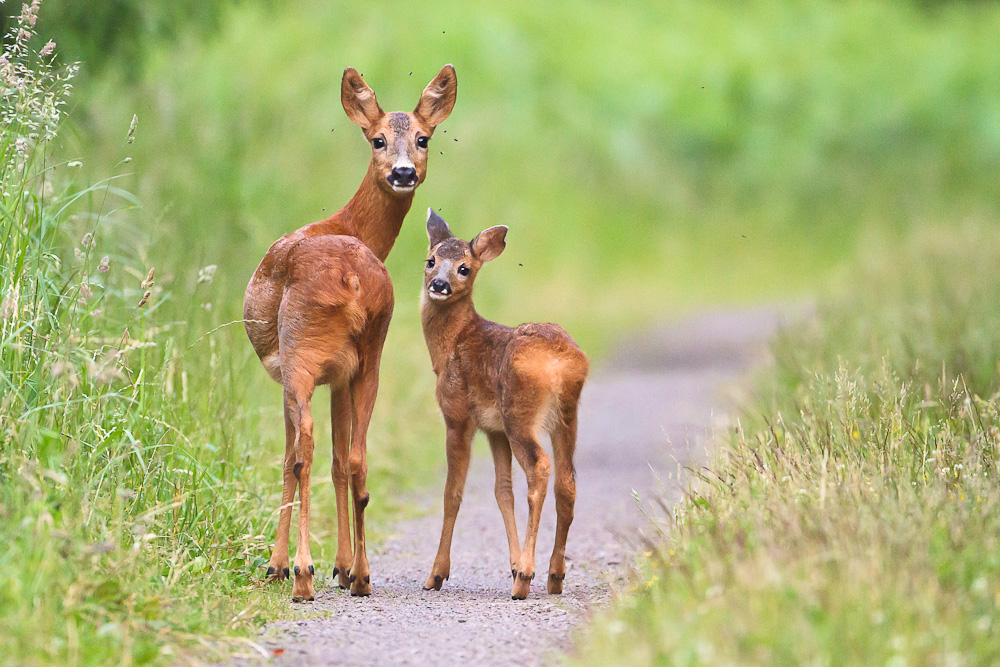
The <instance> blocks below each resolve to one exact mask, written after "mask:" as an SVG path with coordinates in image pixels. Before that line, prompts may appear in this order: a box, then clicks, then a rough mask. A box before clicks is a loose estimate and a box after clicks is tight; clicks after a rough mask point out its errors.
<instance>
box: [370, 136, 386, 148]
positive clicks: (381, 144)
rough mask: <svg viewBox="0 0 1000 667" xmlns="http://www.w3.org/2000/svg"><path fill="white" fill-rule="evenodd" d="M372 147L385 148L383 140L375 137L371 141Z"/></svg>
mask: <svg viewBox="0 0 1000 667" xmlns="http://www.w3.org/2000/svg"><path fill="white" fill-rule="evenodd" d="M372 146H374V147H375V148H385V139H383V138H382V137H375V138H374V139H372Z"/></svg>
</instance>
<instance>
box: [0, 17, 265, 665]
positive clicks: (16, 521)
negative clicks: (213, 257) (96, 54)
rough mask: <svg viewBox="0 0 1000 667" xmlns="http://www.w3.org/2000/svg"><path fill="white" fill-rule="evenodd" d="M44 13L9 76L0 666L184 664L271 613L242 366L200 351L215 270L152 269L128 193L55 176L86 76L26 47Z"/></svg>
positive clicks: (1, 262)
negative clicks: (76, 84)
mask: <svg viewBox="0 0 1000 667" xmlns="http://www.w3.org/2000/svg"><path fill="white" fill-rule="evenodd" d="M35 9H37V8H30V9H27V10H26V14H25V15H22V19H21V22H20V25H19V26H18V27H17V28H15V32H14V34H13V35H12V36H11V39H10V41H9V42H8V43H7V47H6V48H5V49H4V54H3V62H2V63H0V70H2V71H0V74H2V76H3V86H4V95H3V98H2V103H0V104H2V107H0V108H2V113H3V123H4V132H3V135H2V139H0V183H2V193H0V480H2V483H0V542H2V543H3V545H4V547H3V549H2V551H0V625H2V626H3V627H4V628H8V629H9V630H8V631H5V632H3V633H2V636H0V652H2V655H3V661H4V662H5V663H7V664H98V663H102V662H107V661H111V662H121V663H123V664H131V663H142V662H148V661H150V660H154V659H157V658H159V657H162V656H173V657H175V658H180V659H181V660H184V661H189V660H191V659H192V655H193V654H197V653H199V652H201V651H203V650H204V647H205V645H206V644H207V645H208V646H216V647H221V646H222V644H224V643H225V642H226V641H227V640H226V639H225V638H223V637H222V636H223V635H229V634H231V633H233V632H237V633H238V632H246V628H245V627H242V626H244V625H247V624H251V625H252V624H254V623H256V622H259V621H258V619H259V617H261V616H263V617H266V616H267V615H268V613H269V611H270V610H273V608H274V605H273V604H272V603H273V602H274V600H275V598H274V596H272V595H266V594H258V593H257V591H256V589H257V585H256V582H255V581H254V577H255V566H256V565H257V564H258V562H260V561H261V559H262V555H263V554H265V553H266V546H265V541H266V540H265V536H264V533H265V532H266V526H267V525H268V524H269V523H270V517H269V515H268V512H267V510H266V509H264V508H269V504H268V503H265V502H264V501H265V499H266V498H267V492H268V491H269V490H267V489H262V488H261V487H260V485H259V483H258V479H257V474H256V472H255V470H256V469H255V467H254V465H253V461H252V458H253V457H252V456H251V451H250V448H249V447H248V444H247V443H248V442H249V440H250V438H249V434H250V433H251V432H252V431H253V430H254V429H255V426H256V418H255V415H254V413H252V412H247V411H245V410H244V409H243V408H242V405H243V404H244V402H245V401H246V398H247V390H246V385H245V384H244V383H243V382H242V378H241V376H240V372H239V369H240V368H241V367H243V366H244V365H245V364H246V362H247V361H248V357H249V355H248V354H247V353H246V351H245V350H244V349H242V348H238V347H232V346H225V345H221V344H220V339H219V338H217V337H214V336H208V337H204V336H203V334H204V332H205V331H206V330H207V329H206V328H205V327H204V323H205V317H204V314H205V313H206V312H207V308H206V307H207V305H208V304H210V303H211V301H212V299H213V298H214V289H213V285H212V269H211V268H207V269H202V270H201V271H200V275H199V271H198V269H196V268H194V267H190V266H188V267H182V268H178V267H170V266H164V265H163V264H161V263H158V262H155V260H153V259H152V258H150V257H148V255H147V252H146V250H147V245H146V242H145V239H144V238H143V233H142V232H141V231H139V230H140V229H141V228H142V226H143V225H146V224H148V221H147V219H146V218H145V215H144V214H143V213H142V212H141V211H140V210H138V208H137V202H136V200H135V198H134V197H133V196H132V195H130V194H129V193H128V192H126V191H124V190H122V189H121V188H120V187H119V185H118V183H119V182H120V179H119V178H117V177H115V176H112V177H110V178H108V179H106V180H104V181H102V182H99V183H97V184H95V185H90V186H88V185H86V184H85V183H84V182H83V181H82V180H81V179H80V177H79V173H80V167H79V165H78V163H74V162H65V161H63V162H59V161H56V162H53V161H51V160H52V157H51V155H52V153H51V144H52V142H53V140H54V139H55V138H56V137H57V133H58V131H59V128H60V123H61V119H62V118H61V117H62V109H63V105H64V104H65V102H66V100H67V94H68V91H69V88H70V85H71V81H70V80H71V78H72V75H73V74H74V72H75V68H74V67H70V68H58V67H54V66H53V65H52V60H51V59H52V54H51V51H52V49H51V48H49V47H45V48H43V49H42V51H41V53H36V52H33V51H32V50H31V49H29V48H28V46H27V44H28V39H29V37H30V34H31V33H32V32H33V27H34V26H35V21H34V11H35ZM126 130H128V127H127V126H126V127H125V128H123V132H122V134H121V136H120V138H119V140H118V143H119V145H120V146H121V147H122V148H124V147H125V146H126V145H127V142H129V143H130V142H131V141H132V137H133V131H131V130H129V131H127V132H126ZM126 135H127V136H126ZM192 652H193V653H192Z"/></svg>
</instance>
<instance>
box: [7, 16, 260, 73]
mask: <svg viewBox="0 0 1000 667" xmlns="http://www.w3.org/2000/svg"><path fill="white" fill-rule="evenodd" d="M261 1H265V0H212V1H209V2H206V1H205V0H46V2H45V9H44V11H43V13H42V20H43V25H44V33H43V34H42V35H40V37H42V38H43V39H44V40H48V39H52V40H55V42H56V43H57V44H59V53H60V58H61V60H62V61H63V62H76V61H82V62H84V63H86V65H87V67H86V69H85V72H86V73H87V74H89V75H93V74H95V73H98V72H100V71H102V70H103V69H104V68H105V67H114V68H117V69H119V70H120V71H123V72H125V73H127V74H128V75H130V76H134V75H137V74H138V73H139V72H140V71H141V65H142V61H143V56H144V55H145V52H146V49H147V48H148V47H149V46H150V45H152V44H158V43H164V42H171V41H174V40H176V39H177V38H178V37H179V36H180V35H181V34H185V33H197V34H201V35H205V34H208V33H210V32H211V31H212V30H214V29H216V28H218V26H219V23H220V21H221V18H222V16H223V14H224V13H225V12H226V11H227V10H228V9H229V8H230V6H233V5H239V4H241V3H242V2H261ZM21 7H22V3H21V2H17V1H16V0H8V1H7V2H6V3H4V4H2V5H0V19H2V21H3V25H2V26H0V27H2V29H3V34H4V35H6V34H7V32H8V28H9V27H10V26H11V25H13V23H14V22H15V21H16V19H17V16H18V15H19V14H20V12H21Z"/></svg>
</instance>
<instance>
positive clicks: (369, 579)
mask: <svg viewBox="0 0 1000 667" xmlns="http://www.w3.org/2000/svg"><path fill="white" fill-rule="evenodd" d="M365 583H366V584H370V583H372V576H371V575H370V574H369V575H368V576H367V577H365Z"/></svg>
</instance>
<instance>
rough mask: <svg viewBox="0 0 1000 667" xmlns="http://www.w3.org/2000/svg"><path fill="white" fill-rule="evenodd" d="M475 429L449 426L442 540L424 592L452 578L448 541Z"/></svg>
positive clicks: (453, 424)
mask: <svg viewBox="0 0 1000 667" xmlns="http://www.w3.org/2000/svg"><path fill="white" fill-rule="evenodd" d="M474 433H475V429H474V428H473V427H472V424H471V423H470V422H469V421H468V420H466V421H464V422H459V423H454V422H451V423H449V424H448V435H447V449H448V480H447V482H445V485H444V520H443V522H442V524H441V541H440V542H439V543H438V552H437V557H436V558H435V559H434V567H433V568H432V569H431V574H430V576H429V577H427V582H426V583H425V584H424V590H425V591H429V590H431V589H432V588H433V589H434V590H436V591H439V590H441V584H442V583H443V582H444V580H445V579H447V578H448V577H449V576H450V575H451V538H452V535H453V534H454V532H455V519H456V518H457V517H458V508H459V507H460V506H461V505H462V493H463V492H464V490H465V479H466V477H467V476H468V473H469V460H470V459H471V458H472V451H471V450H472V436H473V434H474Z"/></svg>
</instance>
